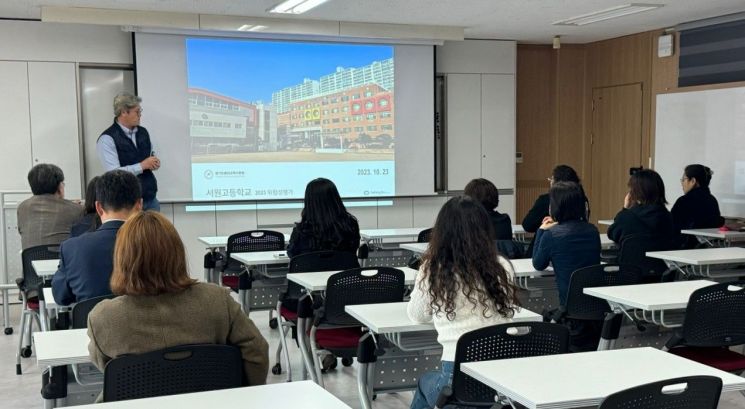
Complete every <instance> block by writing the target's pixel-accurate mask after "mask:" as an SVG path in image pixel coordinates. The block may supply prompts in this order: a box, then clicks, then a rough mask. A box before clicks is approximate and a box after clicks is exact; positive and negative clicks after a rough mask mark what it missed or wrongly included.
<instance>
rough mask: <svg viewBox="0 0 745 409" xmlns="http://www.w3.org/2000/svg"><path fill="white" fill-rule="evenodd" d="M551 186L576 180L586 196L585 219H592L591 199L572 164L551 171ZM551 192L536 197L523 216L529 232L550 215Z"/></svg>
mask: <svg viewBox="0 0 745 409" xmlns="http://www.w3.org/2000/svg"><path fill="white" fill-rule="evenodd" d="M548 182H549V184H550V185H549V187H550V186H553V184H554V183H557V182H574V183H576V184H578V185H579V188H580V190H581V191H582V195H583V196H584V197H585V209H586V212H585V217H584V219H583V220H585V221H589V220H590V201H589V200H587V195H586V194H585V190H584V189H583V188H582V184H581V183H580V179H579V176H578V175H577V172H576V171H575V170H574V169H572V168H571V167H570V166H567V165H558V166H557V167H555V168H554V170H553V172H551V177H550V178H548ZM549 202H550V199H549V194H548V193H545V194H542V195H540V196H538V199H536V201H535V203H534V204H533V207H532V208H531V209H530V211H529V212H528V214H527V215H525V218H523V223H522V225H523V229H525V231H526V232H528V233H535V232H537V231H538V228H539V227H541V224H542V223H543V219H544V218H545V217H546V216H548V215H549V211H548V206H549ZM534 243H535V239H534V240H533V242H531V243H530V247H529V248H528V251H527V255H528V256H530V255H531V254H532V253H533V245H534Z"/></svg>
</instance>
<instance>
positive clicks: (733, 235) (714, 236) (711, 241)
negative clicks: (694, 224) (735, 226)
mask: <svg viewBox="0 0 745 409" xmlns="http://www.w3.org/2000/svg"><path fill="white" fill-rule="evenodd" d="M680 234H687V235H689V236H695V237H696V239H697V240H698V241H699V242H700V243H704V244H707V245H709V246H711V247H720V243H721V244H723V245H724V247H729V246H731V245H732V242H737V241H745V231H721V230H719V229H686V230H681V231H680Z"/></svg>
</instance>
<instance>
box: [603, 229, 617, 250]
mask: <svg viewBox="0 0 745 409" xmlns="http://www.w3.org/2000/svg"><path fill="white" fill-rule="evenodd" d="M615 247H616V242H615V241H613V240H611V239H610V237H608V235H607V234H605V233H601V234H600V248H601V249H603V250H609V249H612V248H615Z"/></svg>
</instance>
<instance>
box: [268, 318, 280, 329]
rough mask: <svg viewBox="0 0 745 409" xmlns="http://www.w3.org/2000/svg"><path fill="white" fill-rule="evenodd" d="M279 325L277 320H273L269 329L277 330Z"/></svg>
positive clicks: (270, 321)
mask: <svg viewBox="0 0 745 409" xmlns="http://www.w3.org/2000/svg"><path fill="white" fill-rule="evenodd" d="M277 326H278V323H277V319H276V318H272V319H270V320H269V328H271V329H277Z"/></svg>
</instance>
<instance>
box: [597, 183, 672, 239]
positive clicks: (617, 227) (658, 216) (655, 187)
mask: <svg viewBox="0 0 745 409" xmlns="http://www.w3.org/2000/svg"><path fill="white" fill-rule="evenodd" d="M628 186H629V192H628V193H627V194H626V197H625V199H624V204H623V209H622V210H621V211H620V212H618V214H616V217H615V218H614V219H613V224H612V225H611V226H610V227H609V228H608V237H609V238H610V239H611V240H613V241H614V242H616V243H619V244H620V243H621V242H622V241H623V240H624V239H625V238H626V237H628V236H631V235H640V234H644V235H647V236H649V237H650V238H651V241H652V242H654V243H655V245H656V247H658V249H664V248H667V249H670V248H672V247H674V244H675V242H676V238H677V235H678V233H677V232H676V231H675V228H674V226H673V218H672V216H671V215H670V212H669V211H668V210H667V207H665V205H666V204H667V200H666V199H665V184H664V182H663V181H662V178H661V177H660V175H659V174H658V173H657V172H655V171H653V170H651V169H643V170H639V171H637V172H636V173H634V174H633V175H632V176H631V178H629V184H628Z"/></svg>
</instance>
